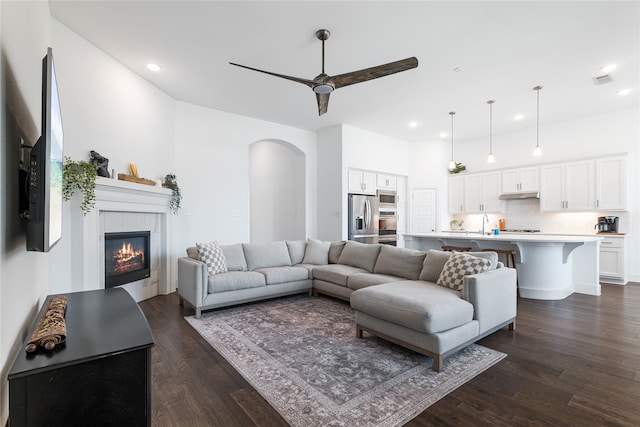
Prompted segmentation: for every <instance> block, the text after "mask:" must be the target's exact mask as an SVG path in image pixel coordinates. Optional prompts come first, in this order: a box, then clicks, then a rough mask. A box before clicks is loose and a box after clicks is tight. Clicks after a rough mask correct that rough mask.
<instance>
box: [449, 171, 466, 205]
mask: <svg viewBox="0 0 640 427" xmlns="http://www.w3.org/2000/svg"><path fill="white" fill-rule="evenodd" d="M448 193H449V213H450V214H459V213H464V177H462V176H452V177H450V178H449V191H448Z"/></svg>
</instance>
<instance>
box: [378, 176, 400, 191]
mask: <svg viewBox="0 0 640 427" xmlns="http://www.w3.org/2000/svg"><path fill="white" fill-rule="evenodd" d="M377 182H378V188H380V189H382V190H394V191H395V190H396V176H395V175H386V174H381V173H379V174H378V175H377Z"/></svg>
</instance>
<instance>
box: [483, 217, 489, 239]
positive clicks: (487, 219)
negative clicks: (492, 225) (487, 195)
mask: <svg viewBox="0 0 640 427" xmlns="http://www.w3.org/2000/svg"><path fill="white" fill-rule="evenodd" d="M485 222H486V223H489V215H487V214H484V215H482V235H483V236H484V224H485Z"/></svg>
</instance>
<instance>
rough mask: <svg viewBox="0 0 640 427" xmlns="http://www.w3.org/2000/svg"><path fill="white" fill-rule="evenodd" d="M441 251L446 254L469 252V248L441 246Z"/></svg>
mask: <svg viewBox="0 0 640 427" xmlns="http://www.w3.org/2000/svg"><path fill="white" fill-rule="evenodd" d="M442 250H443V251H448V252H471V248H466V247H462V246H447V245H445V246H443V247H442Z"/></svg>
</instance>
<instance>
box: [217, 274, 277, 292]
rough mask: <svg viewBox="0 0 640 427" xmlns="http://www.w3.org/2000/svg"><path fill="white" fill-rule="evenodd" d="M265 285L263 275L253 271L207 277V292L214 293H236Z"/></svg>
mask: <svg viewBox="0 0 640 427" xmlns="http://www.w3.org/2000/svg"><path fill="white" fill-rule="evenodd" d="M266 284H267V282H266V280H265V277H264V275H263V274H260V273H256V272H254V271H229V272H227V273H220V274H216V275H214V276H209V283H208V285H209V287H208V291H209V293H210V294H213V293H216V292H226V291H237V290H239V289H247V288H257V287H260V286H265V285H266Z"/></svg>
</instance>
